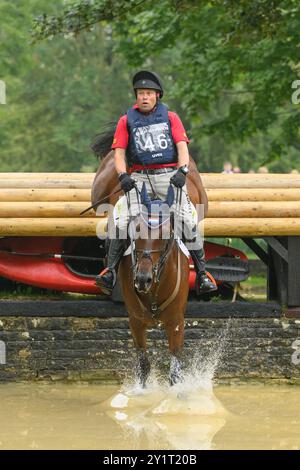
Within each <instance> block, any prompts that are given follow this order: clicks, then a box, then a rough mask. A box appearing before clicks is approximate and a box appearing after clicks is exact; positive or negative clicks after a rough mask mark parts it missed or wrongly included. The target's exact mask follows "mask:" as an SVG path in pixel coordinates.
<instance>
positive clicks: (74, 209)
mask: <svg viewBox="0 0 300 470" xmlns="http://www.w3.org/2000/svg"><path fill="white" fill-rule="evenodd" d="M88 206H90V202H89V201H75V202H60V201H59V202H56V201H55V202H36V201H33V202H31V201H30V202H15V201H13V202H0V217H11V218H18V217H37V218H38V217H42V218H47V217H49V218H51V217H64V218H65V217H66V218H69V217H78V218H81V217H95V212H94V210H93V209H91V210H89V211H88V212H86V213H85V214H84V215H83V216H80V212H82V211H83V210H84V209H86V208H87V207H88Z"/></svg>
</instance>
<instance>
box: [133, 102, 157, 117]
mask: <svg viewBox="0 0 300 470" xmlns="http://www.w3.org/2000/svg"><path fill="white" fill-rule="evenodd" d="M156 107H157V103H156V105H155V106H154V107H153V108H152V109H151V110H150V111H148V112H147V113H143V111H141V110H140V109H139V107H138V105H137V103H135V104H134V105H133V108H134V109H137V110H138V111H139V112H140V113H142V114H144V116H149V114H151V113H153V112H154V111H155V110H156Z"/></svg>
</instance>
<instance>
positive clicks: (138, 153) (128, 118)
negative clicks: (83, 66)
mask: <svg viewBox="0 0 300 470" xmlns="http://www.w3.org/2000/svg"><path fill="white" fill-rule="evenodd" d="M133 88H134V91H135V96H136V104H135V105H134V106H133V107H131V108H130V109H128V111H127V113H126V114H125V115H123V116H122V117H121V118H120V119H119V121H118V124H117V128H116V131H115V135H114V140H113V144H112V146H111V148H112V149H114V150H115V156H114V158H115V168H116V171H117V173H118V177H119V181H120V184H121V188H122V189H123V191H124V193H125V194H126V193H128V192H129V191H131V190H132V189H133V188H134V187H135V185H136V186H137V188H138V189H139V190H141V187H142V184H143V182H145V184H146V187H147V190H148V191H149V192H151V193H152V196H156V198H157V197H159V198H161V199H162V200H165V198H166V195H167V190H168V187H169V185H170V183H171V184H173V185H174V186H175V187H176V188H182V199H181V206H180V212H179V219H181V221H182V222H183V224H184V226H185V237H184V238H185V239H184V241H185V242H186V241H192V240H193V244H192V248H193V249H189V251H190V254H191V256H192V259H193V261H194V266H195V269H196V272H197V276H196V284H195V287H196V293H197V294H203V293H206V292H210V291H213V290H216V284H215V283H214V282H212V280H211V279H210V278H209V277H208V275H207V273H206V271H205V258H204V250H203V240H202V238H201V237H200V234H199V232H198V230H197V229H196V227H195V219H194V218H193V216H192V214H194V215H195V210H193V209H194V206H193V205H192V203H191V201H190V199H189V196H188V193H187V187H186V181H185V180H186V176H187V174H188V172H189V170H188V164H189V153H188V147H187V144H188V143H189V139H188V137H187V135H186V132H185V129H184V127H183V124H182V122H181V120H180V118H179V117H178V115H177V114H176V113H174V112H171V111H168V108H167V106H166V105H164V104H163V103H162V102H161V101H160V100H161V98H162V97H163V86H162V83H161V80H160V78H159V77H158V75H157V74H155V73H154V72H149V71H144V70H142V71H140V72H137V73H136V74H135V75H134V77H133ZM126 162H127V165H128V167H129V173H127V171H126V168H127V167H126ZM153 193H154V194H153ZM119 203H121V207H122V204H124V203H125V205H126V208H127V201H126V196H123V197H122V198H121V199H119V201H118V203H117V205H118V204H119ZM130 209H131V214H132V215H133V216H135V215H137V214H138V211H139V204H138V201H137V195H136V191H135V190H134V191H131V192H130ZM128 219H129V215H128V211H127V210H122V209H121V210H119V220H118V229H119V233H123V234H124V233H125V232H126V235H125V236H123V237H114V238H110V245H109V249H108V256H107V258H108V259H107V268H105V269H104V270H103V271H102V272H101V273H100V274H99V275H98V276H96V285H97V286H98V287H100V288H101V289H102V290H103V291H104V292H106V293H108V294H109V293H111V291H112V289H113V287H114V285H115V282H116V278H117V271H118V266H119V263H120V261H121V259H122V256H123V254H124V252H125V250H126V247H127V242H126V239H127V227H128ZM196 222H197V217H196ZM196 225H197V224H196ZM195 231H196V238H195ZM186 232H187V234H188V235H186Z"/></svg>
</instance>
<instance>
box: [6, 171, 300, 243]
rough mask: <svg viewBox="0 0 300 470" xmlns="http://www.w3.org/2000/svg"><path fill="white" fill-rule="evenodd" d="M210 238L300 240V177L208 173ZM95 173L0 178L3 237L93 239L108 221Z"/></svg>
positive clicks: (205, 176) (204, 176) (207, 233)
mask: <svg viewBox="0 0 300 470" xmlns="http://www.w3.org/2000/svg"><path fill="white" fill-rule="evenodd" d="M201 176H202V180H203V183H204V186H205V188H206V190H207V195H208V199H209V212H208V216H207V218H206V219H205V221H204V235H205V236H208V237H209V236H211V237H217V236H230V237H241V236H251V237H255V236H256V237H259V236H268V235H277V236H280V235H300V175H294V174H230V175H227V174H213V173H206V174H202V175H201ZM93 179H94V173H0V218H1V224H0V236H37V235H39V236H93V235H96V230H98V231H100V232H102V231H103V230H104V227H105V224H106V219H105V218H100V217H95V213H94V211H93V210H90V211H89V212H87V213H86V214H85V215H84V216H80V212H81V211H83V210H84V209H85V208H87V207H88V206H89V205H90V194H91V186H92V182H93Z"/></svg>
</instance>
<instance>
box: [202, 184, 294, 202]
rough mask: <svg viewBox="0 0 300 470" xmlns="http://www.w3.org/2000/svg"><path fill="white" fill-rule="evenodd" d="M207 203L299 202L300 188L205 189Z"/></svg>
mask: <svg viewBox="0 0 300 470" xmlns="http://www.w3.org/2000/svg"><path fill="white" fill-rule="evenodd" d="M207 197H208V201H209V202H211V201H231V202H233V201H259V202H261V201H280V202H281V201H300V188H242V187H240V188H222V189H212V188H208V189H207Z"/></svg>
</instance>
